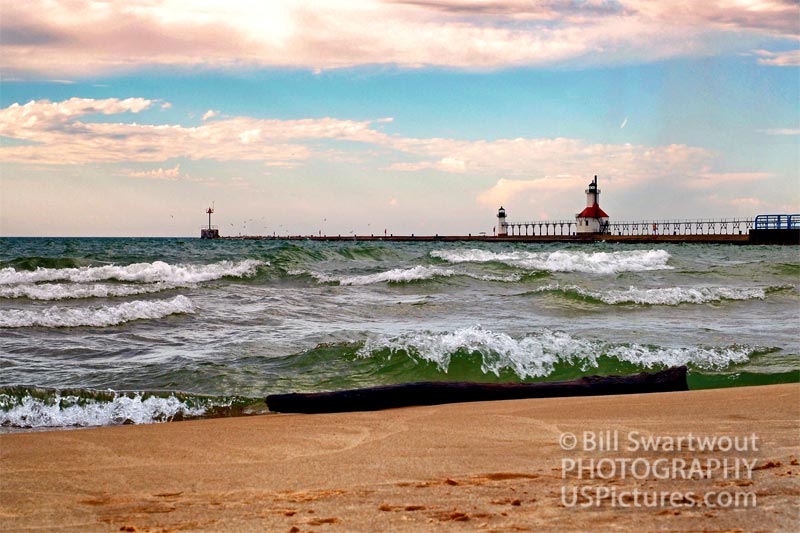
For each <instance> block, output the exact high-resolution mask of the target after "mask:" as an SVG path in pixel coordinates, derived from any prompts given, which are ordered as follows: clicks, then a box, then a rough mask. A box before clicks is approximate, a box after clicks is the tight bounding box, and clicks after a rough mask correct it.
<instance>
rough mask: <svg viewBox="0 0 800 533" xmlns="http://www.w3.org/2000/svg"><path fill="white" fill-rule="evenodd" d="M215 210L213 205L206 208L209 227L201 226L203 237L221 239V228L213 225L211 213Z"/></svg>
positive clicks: (201, 236)
mask: <svg viewBox="0 0 800 533" xmlns="http://www.w3.org/2000/svg"><path fill="white" fill-rule="evenodd" d="M213 212H214V208H213V207H209V208H208V209H206V213H208V227H207V228H200V238H201V239H219V230H218V229H217V228H215V227H214V226H212V225H211V213H213Z"/></svg>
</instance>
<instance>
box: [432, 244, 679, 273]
mask: <svg viewBox="0 0 800 533" xmlns="http://www.w3.org/2000/svg"><path fill="white" fill-rule="evenodd" d="M430 255H431V257H435V258H437V259H442V260H444V261H447V262H448V263H489V262H498V263H504V264H506V265H510V266H513V267H517V268H522V269H525V270H543V271H547V272H586V273H592V274H616V273H619V272H642V271H647V270H670V269H672V268H673V267H671V266H669V265H667V262H668V261H669V259H670V257H671V256H670V254H669V253H668V252H667V251H666V250H631V251H620V252H581V251H566V250H559V251H555V252H525V251H514V252H491V251H488V250H478V249H470V250H433V251H432V252H430Z"/></svg>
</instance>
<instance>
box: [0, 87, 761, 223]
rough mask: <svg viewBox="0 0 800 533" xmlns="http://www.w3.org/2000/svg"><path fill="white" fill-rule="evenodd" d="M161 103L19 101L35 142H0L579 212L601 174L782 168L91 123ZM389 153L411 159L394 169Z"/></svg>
mask: <svg viewBox="0 0 800 533" xmlns="http://www.w3.org/2000/svg"><path fill="white" fill-rule="evenodd" d="M153 102H154V101H151V100H145V99H141V98H130V99H127V100H118V99H107V100H91V99H79V98H73V99H70V100H65V101H63V102H50V101H47V100H40V101H33V102H29V103H27V104H25V105H19V104H12V105H11V106H9V107H7V108H5V109H0V135H4V136H7V137H12V138H15V139H18V140H21V141H27V143H26V144H17V145H7V146H2V147H0V161H3V162H13V163H23V164H28V165H36V166H37V167H39V168H41V167H42V166H46V165H50V166H63V165H70V164H76V165H77V164H89V163H109V164H125V163H128V164H130V163H136V164H147V163H163V162H166V161H169V160H174V159H177V158H187V159H194V160H213V161H242V162H247V161H251V162H258V163H260V164H261V165H263V167H264V168H269V169H273V168H274V169H282V170H283V172H295V171H294V169H295V168H296V167H297V166H299V165H301V164H303V163H306V162H308V161H311V160H317V161H322V162H324V163H326V164H332V163H333V162H335V164H337V165H342V166H343V167H344V166H357V167H359V168H369V167H370V166H374V167H375V168H381V167H384V171H388V172H390V173H393V174H395V175H402V174H403V173H406V172H419V171H426V172H427V174H428V175H430V174H431V173H433V174H434V175H435V173H443V174H451V175H459V176H464V177H465V178H464V182H463V183H464V184H465V187H469V190H470V191H471V192H470V193H468V194H469V195H472V198H475V199H476V201H477V202H478V204H480V205H482V206H486V207H491V208H495V207H497V206H498V205H500V204H507V203H508V202H509V201H511V200H515V201H516V202H518V203H519V202H523V203H525V202H527V203H532V202H534V200H535V203H536V205H537V206H539V207H538V208H539V209H540V211H541V208H542V207H541V206H547V209H548V210H550V211H552V212H564V211H566V212H569V211H571V210H572V209H574V207H575V206H574V202H573V200H574V193H575V191H582V190H583V189H584V188H585V186H586V184H587V183H588V180H589V179H590V177H591V175H594V174H598V175H600V176H602V177H603V182H604V183H606V184H609V185H611V186H613V188H614V190H615V191H616V192H615V194H618V193H619V192H620V191H632V190H634V189H637V188H640V187H641V186H643V185H645V186H648V185H652V184H653V183H658V184H659V186H661V185H663V184H665V183H668V184H669V186H670V187H671V188H672V189H673V190H678V189H683V190H686V189H687V188H688V189H691V190H699V191H701V192H703V193H704V194H705V193H706V191H707V190H709V189H710V190H714V189H715V188H719V186H720V185H736V186H738V185H742V184H751V183H758V182H760V181H762V180H766V179H768V178H771V177H773V176H772V174H770V173H766V172H759V171H749V172H717V171H716V170H715V169H714V168H713V163H714V160H715V157H716V155H715V154H714V153H712V152H710V151H709V150H706V149H704V148H699V147H693V146H687V145H682V144H672V145H663V146H646V145H636V144H599V143H590V142H587V141H585V140H582V139H574V138H562V137H559V138H552V139H550V138H534V139H529V138H514V139H483V140H468V141H467V140H460V139H449V138H412V137H403V136H400V135H388V134H386V133H384V132H382V131H380V129H381V128H380V124H379V123H377V121H353V120H344V119H336V118H318V119H297V120H275V119H256V118H252V117H227V118H222V119H219V120H213V121H208V122H205V123H203V124H201V125H199V126H194V127H185V126H181V125H176V124H139V123H136V122H126V121H122V120H120V121H108V122H89V121H88V120H87V117H90V116H91V115H95V114H113V113H129V112H130V113H136V112H140V111H142V110H145V109H147V108H148V107H149V106H151V105H152V104H153ZM339 141H347V143H344V144H343V146H344V147H346V149H342V150H339V149H338V147H337V146H336V145H335V143H336V142H339ZM328 145H332V146H328ZM386 158H390V159H393V160H395V161H398V160H401V161H402V162H396V163H395V164H393V165H390V166H388V168H387V167H386V163H385V161H386ZM123 174H124V175H127V176H131V177H137V178H145V179H153V180H185V181H203V182H208V180H199V179H196V178H192V177H190V176H188V175H187V174H185V173H183V172H182V171H181V167H180V165H175V166H174V167H171V166H163V167H158V168H155V169H152V170H136V171H132V170H127V171H123ZM678 177H680V178H678ZM487 178H488V179H490V180H494V181H495V184H494V185H493V186H490V187H488V188H484V190H482V191H481V190H480V188H479V186H478V185H477V181H471V180H480V179H484V180H485V179H487ZM483 183H484V184H485V183H486V182H485V181H484V182H483ZM467 184H469V185H467ZM731 189H732V190H733V189H735V188H734V187H731ZM465 190H466V189H465ZM465 194H467V193H465ZM737 194H742V193H741V192H738V193H737ZM526 199H527V200H526ZM392 200H394V196H390V201H389V205H395V204H393V203H392ZM404 205H405V203H404ZM507 207H508V206H507Z"/></svg>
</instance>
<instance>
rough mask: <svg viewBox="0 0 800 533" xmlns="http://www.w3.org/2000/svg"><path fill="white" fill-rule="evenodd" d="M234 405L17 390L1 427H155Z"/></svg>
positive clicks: (1, 409) (4, 397) (6, 394)
mask: <svg viewBox="0 0 800 533" xmlns="http://www.w3.org/2000/svg"><path fill="white" fill-rule="evenodd" d="M232 402H233V400H231V399H225V398H221V399H214V398H207V397H194V396H190V395H186V394H175V393H170V394H161V395H156V394H150V393H141V392H132V393H116V392H93V391H82V390H76V391H58V390H43V389H28V388H23V387H11V388H9V389H4V390H3V391H2V392H0V426H6V427H18V428H43V427H88V426H109V425H119V424H152V423H158V422H169V421H172V420H180V419H185V418H196V417H200V416H204V415H207V414H209V412H210V411H214V410H220V409H225V408H229V407H230V406H231V404H232Z"/></svg>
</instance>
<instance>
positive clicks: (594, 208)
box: [575, 176, 608, 234]
mask: <svg viewBox="0 0 800 533" xmlns="http://www.w3.org/2000/svg"><path fill="white" fill-rule="evenodd" d="M599 199H600V189H598V188H597V176H595V177H594V179H593V180H592V182H591V183H590V184H589V188H588V189H586V208H585V209H584V210H583V211H581V212H580V213H578V214H577V215H576V216H575V222H576V223H577V226H578V229H577V233H578V234H589V233H606V232H608V215H607V214H606V212H605V211H603V210H602V209H600V204H599V203H598V200H599Z"/></svg>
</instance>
